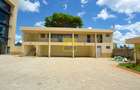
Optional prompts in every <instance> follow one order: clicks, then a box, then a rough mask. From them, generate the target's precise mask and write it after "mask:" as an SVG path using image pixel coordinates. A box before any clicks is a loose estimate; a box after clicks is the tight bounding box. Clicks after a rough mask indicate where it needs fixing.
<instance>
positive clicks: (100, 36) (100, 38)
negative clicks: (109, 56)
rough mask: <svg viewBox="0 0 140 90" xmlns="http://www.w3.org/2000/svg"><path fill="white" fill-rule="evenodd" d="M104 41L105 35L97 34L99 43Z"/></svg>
mask: <svg viewBox="0 0 140 90" xmlns="http://www.w3.org/2000/svg"><path fill="white" fill-rule="evenodd" d="M102 42H103V37H102V34H98V35H97V43H102Z"/></svg>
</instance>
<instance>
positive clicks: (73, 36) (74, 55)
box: [72, 33, 75, 58]
mask: <svg viewBox="0 0 140 90" xmlns="http://www.w3.org/2000/svg"><path fill="white" fill-rule="evenodd" d="M74 40H75V39H74V33H72V57H73V58H74V57H75V55H74V53H75V51H74V42H75V41H74Z"/></svg>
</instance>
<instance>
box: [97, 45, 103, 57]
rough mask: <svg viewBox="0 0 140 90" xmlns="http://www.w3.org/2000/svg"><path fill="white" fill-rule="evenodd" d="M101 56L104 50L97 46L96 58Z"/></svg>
mask: <svg viewBox="0 0 140 90" xmlns="http://www.w3.org/2000/svg"><path fill="white" fill-rule="evenodd" d="M101 55H102V48H101V46H97V49H96V57H101Z"/></svg>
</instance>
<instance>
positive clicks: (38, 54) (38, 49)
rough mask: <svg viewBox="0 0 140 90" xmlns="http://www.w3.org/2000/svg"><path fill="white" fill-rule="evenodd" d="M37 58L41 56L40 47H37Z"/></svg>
mask: <svg viewBox="0 0 140 90" xmlns="http://www.w3.org/2000/svg"><path fill="white" fill-rule="evenodd" d="M36 56H40V46H39V45H36Z"/></svg>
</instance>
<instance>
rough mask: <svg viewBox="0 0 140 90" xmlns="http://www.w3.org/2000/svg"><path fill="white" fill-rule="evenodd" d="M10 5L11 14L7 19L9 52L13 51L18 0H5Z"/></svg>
mask: <svg viewBox="0 0 140 90" xmlns="http://www.w3.org/2000/svg"><path fill="white" fill-rule="evenodd" d="M6 1H7V2H8V3H9V4H10V5H11V16H10V21H9V25H10V27H9V36H8V37H9V40H8V47H10V53H13V52H15V50H16V47H15V36H16V20H17V10H18V2H19V0H6Z"/></svg>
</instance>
